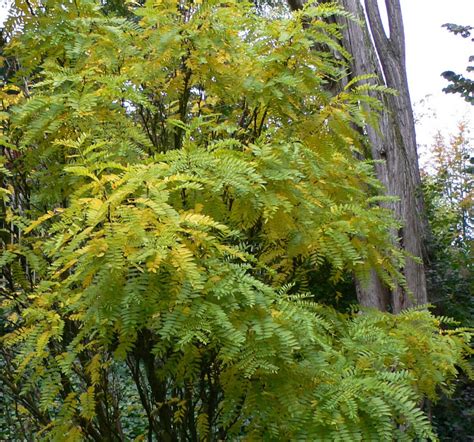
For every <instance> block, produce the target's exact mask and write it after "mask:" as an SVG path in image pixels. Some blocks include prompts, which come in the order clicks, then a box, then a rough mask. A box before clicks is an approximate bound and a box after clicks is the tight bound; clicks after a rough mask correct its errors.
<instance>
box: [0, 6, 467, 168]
mask: <svg viewBox="0 0 474 442" xmlns="http://www.w3.org/2000/svg"><path fill="white" fill-rule="evenodd" d="M7 1H8V0H7ZM379 3H380V4H381V6H382V4H383V1H382V0H379ZM4 4H5V0H0V23H2V22H3V20H4V18H5V15H6V7H5V6H2V5H4ZM401 5H402V10H403V20H404V25H405V40H406V52H407V72H408V83H409V86H410V93H411V99H412V102H413V105H414V111H415V118H416V120H417V139H418V144H419V151H420V152H421V154H422V157H423V156H425V157H426V156H427V153H428V152H429V146H430V145H431V142H432V140H433V137H434V135H435V134H436V133H437V131H438V130H439V131H441V132H442V133H443V134H444V135H445V136H446V137H448V138H449V135H450V134H453V133H455V132H456V128H457V124H458V123H459V122H460V121H461V120H464V121H466V122H467V123H468V127H469V124H470V127H471V130H472V132H474V106H472V105H469V104H468V103H466V102H465V101H464V100H463V99H462V98H460V97H459V96H457V95H452V94H450V95H447V94H444V93H443V92H442V89H443V87H445V86H447V84H448V83H447V82H446V80H444V79H443V78H442V77H441V73H442V72H444V71H454V72H456V73H462V74H466V66H467V65H468V60H469V56H470V55H474V42H471V40H470V39H464V38H462V37H461V36H455V35H453V34H451V33H450V32H448V31H447V30H446V28H442V27H441V26H442V25H443V24H444V23H456V24H459V25H471V26H474V0H450V1H449V2H446V1H445V0H401ZM472 37H474V35H473V36H472ZM471 135H472V134H471ZM473 144H474V138H473ZM422 162H423V161H422Z"/></svg>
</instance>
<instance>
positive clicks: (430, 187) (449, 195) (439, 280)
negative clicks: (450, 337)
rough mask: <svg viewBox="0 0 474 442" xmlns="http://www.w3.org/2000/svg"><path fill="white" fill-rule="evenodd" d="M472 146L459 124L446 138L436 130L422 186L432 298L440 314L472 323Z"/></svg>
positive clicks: (468, 323) (473, 306) (466, 130)
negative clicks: (429, 245)
mask: <svg viewBox="0 0 474 442" xmlns="http://www.w3.org/2000/svg"><path fill="white" fill-rule="evenodd" d="M472 161H473V156H472V147H471V146H470V140H469V134H468V128H467V127H466V124H465V123H461V124H460V125H459V128H458V134H457V135H456V136H453V137H452V138H451V140H450V142H449V143H446V141H445V140H444V138H443V137H442V136H441V135H440V134H438V135H437V136H436V138H435V143H434V145H433V147H432V161H431V163H430V165H429V169H428V170H425V171H424V174H423V185H424V195H425V200H426V205H427V212H428V217H429V221H430V227H431V232H432V235H433V244H432V255H433V256H432V265H431V270H430V272H429V275H430V283H431V290H430V291H431V293H432V302H434V303H436V304H438V305H439V308H440V309H441V311H442V312H443V314H448V315H450V316H453V317H455V318H456V319H458V320H460V321H461V322H462V323H463V324H465V325H469V326H472V325H473V323H472V318H473V314H474V305H473V294H474V291H473V290H474V280H473V278H472V275H473V273H472V258H473V257H472V250H473V249H472V244H473V225H472V219H473V216H472V215H473V196H474V193H473V192H474V187H473V185H474V181H473V170H472Z"/></svg>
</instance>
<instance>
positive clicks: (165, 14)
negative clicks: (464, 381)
mask: <svg viewBox="0 0 474 442" xmlns="http://www.w3.org/2000/svg"><path fill="white" fill-rule="evenodd" d="M16 4H17V12H18V13H17V14H16V15H15V16H14V17H13V18H12V20H11V22H10V24H9V29H10V31H9V32H10V43H9V48H8V52H7V54H6V56H7V57H10V59H11V60H15V66H16V68H15V72H14V73H12V74H9V75H10V76H9V77H8V78H6V80H7V81H8V83H7V82H5V84H4V85H3V88H2V92H1V94H2V95H1V98H2V107H3V108H2V113H1V114H0V115H1V119H2V120H1V121H2V126H1V130H2V138H1V145H2V153H3V156H2V164H1V166H2V169H1V172H2V188H1V189H2V190H1V191H2V194H1V195H2V198H3V203H2V206H1V213H0V217H1V221H2V241H3V246H4V247H3V252H2V255H1V258H0V265H1V268H2V277H3V281H4V286H3V287H2V304H1V308H2V319H1V323H0V325H1V327H2V335H3V338H2V341H1V342H2V347H1V354H2V360H1V361H2V362H1V365H0V369H1V376H2V381H3V383H4V385H6V387H7V388H6V393H5V395H4V396H2V401H3V402H4V404H5V405H11V406H12V409H11V410H9V413H8V415H7V418H6V419H7V425H6V426H5V427H4V428H2V430H1V431H3V434H2V438H6V439H14V438H15V437H18V438H19V439H22V438H24V439H28V438H29V437H31V434H35V437H36V438H38V439H39V440H43V439H44V440H70V441H74V440H97V441H102V440H144V439H146V438H148V440H153V439H155V440H165V441H166V440H178V439H179V440H188V439H189V440H198V439H199V440H201V439H206V438H207V439H208V440H224V439H229V440H234V439H239V438H244V437H245V438H246V439H261V438H268V439H284V440H286V439H289V440H290V439H296V440H298V439H312V440H322V439H325V440H326V439H328V440H350V441H354V440H374V439H378V440H386V439H391V438H395V439H397V440H413V438H415V437H417V438H419V439H430V438H431V439H434V438H435V436H434V434H433V433H432V430H431V427H430V424H429V422H428V420H427V418H426V416H425V415H424V414H423V413H422V411H421V410H420V407H419V405H420V402H421V400H422V399H423V398H424V397H430V398H435V397H436V396H437V394H438V391H439V389H440V388H444V389H449V384H450V381H451V380H453V379H454V378H455V376H456V374H457V370H458V368H457V367H459V366H465V361H464V358H465V354H466V352H468V351H469V349H468V347H467V342H468V340H469V333H468V332H467V331H466V330H463V329H459V330H449V331H448V330H444V327H443V325H442V324H443V323H449V321H448V320H446V319H442V318H436V317H434V316H432V315H431V314H430V313H429V312H427V311H423V310H419V311H416V310H413V311H408V312H404V313H403V314H401V315H399V316H392V315H390V314H385V313H379V312H366V313H365V314H363V315H361V314H359V313H357V312H354V313H351V314H342V313H338V312H336V311H334V310H333V309H331V308H330V307H326V306H323V305H322V304H316V303H314V302H312V301H311V300H310V299H308V296H307V295H303V294H297V292H302V291H303V290H304V289H305V288H308V285H309V284H310V283H311V281H312V278H311V275H309V276H308V275H307V273H308V272H309V271H308V272H306V271H300V269H313V270H317V269H318V268H319V269H329V270H328V274H327V280H329V281H333V282H334V281H338V280H340V279H341V277H342V275H343V274H345V273H347V272H353V273H354V274H356V275H358V277H359V278H362V279H363V278H364V277H366V276H367V275H368V274H369V272H370V270H371V269H375V270H376V271H377V272H378V274H379V275H380V277H381V278H382V279H383V280H384V281H386V282H387V283H388V284H395V283H400V284H403V278H402V276H401V274H400V267H401V266H402V265H403V256H401V254H400V252H399V251H398V250H397V249H396V248H394V247H393V245H392V243H391V241H390V237H389V233H388V232H389V231H390V229H393V228H394V227H396V223H395V222H394V221H393V220H392V218H391V217H390V213H389V212H388V211H387V210H385V209H383V208H381V207H380V206H379V205H377V204H376V203H377V202H378V201H379V200H380V197H379V196H378V195H377V191H378V190H379V189H380V187H379V184H378V182H377V181H376V180H375V179H374V176H373V172H372V168H373V167H372V164H370V163H367V162H363V161H358V160H356V159H355V155H356V154H357V152H358V151H360V150H361V149H363V138H362V136H361V135H360V131H359V130H358V129H357V128H358V127H362V126H363V125H364V124H365V123H366V122H373V121H374V117H373V113H368V111H367V109H368V106H369V105H371V106H372V108H376V107H377V106H378V104H377V103H376V102H375V101H374V100H373V99H371V98H370V97H369V96H368V95H367V89H368V88H370V86H367V85H363V86H358V84H357V81H352V82H350V83H349V84H348V86H347V87H346V89H345V90H344V91H342V92H341V93H340V94H339V95H337V96H331V95H330V94H329V93H328V92H327V91H325V89H324V85H325V84H327V83H328V82H330V81H334V80H337V79H339V78H341V77H342V76H343V75H344V65H343V62H341V61H338V60H335V59H334V58H333V57H331V56H330V51H329V49H330V48H333V49H336V50H338V51H339V52H340V53H344V51H343V49H342V48H340V47H339V46H338V44H337V39H338V38H339V37H340V34H339V29H338V28H337V27H335V26H334V25H332V24H329V23H327V22H325V21H323V20H322V18H324V17H328V16H331V15H333V14H344V12H343V11H341V10H340V9H339V7H338V6H336V5H333V4H322V5H309V6H307V7H306V8H305V9H304V10H303V11H302V12H301V13H298V14H295V15H294V16H293V17H288V18H280V19H273V20H267V19H264V18H262V17H261V16H258V15H257V14H255V12H254V10H253V8H252V7H251V5H249V4H246V3H244V2H238V1H226V2H221V1H209V2H205V3H201V2H197V1H195V2H176V1H174V0H162V1H158V2H157V1H147V2H144V5H143V6H138V5H133V4H132V5H131V6H130V7H129V9H128V14H127V17H116V16H114V15H113V14H111V11H110V9H107V8H105V9H104V7H103V6H104V5H102V4H101V3H100V2H96V1H93V0H77V1H75V2H74V3H69V2H57V1H52V0H45V1H43V2H41V3H40V2H34V3H31V2H28V4H25V3H23V2H21V1H18V2H17V3H16ZM32 5H33V6H32ZM105 6H107V5H105ZM303 17H304V20H303V19H302V18H303ZM308 23H311V24H312V26H309V27H308V26H307V24H308ZM315 45H316V46H317V48H318V49H317V50H310V49H311V48H314V47H315ZM324 48H326V49H324ZM5 75H6V74H5ZM331 295H333V296H334V294H328V296H331ZM465 368H466V369H467V367H465ZM18 435H20V436H18Z"/></svg>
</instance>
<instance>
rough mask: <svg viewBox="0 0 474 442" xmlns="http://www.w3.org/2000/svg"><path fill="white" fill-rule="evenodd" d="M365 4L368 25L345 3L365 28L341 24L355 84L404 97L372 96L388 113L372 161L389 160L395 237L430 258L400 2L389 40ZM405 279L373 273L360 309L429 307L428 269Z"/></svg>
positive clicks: (411, 271) (372, 137)
mask: <svg viewBox="0 0 474 442" xmlns="http://www.w3.org/2000/svg"><path fill="white" fill-rule="evenodd" d="M364 1H365V8H366V12H367V17H368V24H367V21H366V20H365V13H364V9H363V7H362V4H361V3H360V0H340V3H341V5H342V6H343V7H344V8H345V10H346V11H348V12H350V13H351V14H353V16H355V17H356V18H357V19H358V20H359V22H360V23H357V22H354V21H351V20H347V19H345V18H343V17H341V18H338V19H337V20H338V22H339V23H340V24H341V25H343V26H344V29H343V41H342V45H343V46H344V48H345V49H346V50H348V52H350V53H351V54H352V57H353V59H352V60H351V63H350V70H351V72H350V76H351V77H352V78H354V77H357V76H360V75H364V74H371V73H373V74H375V75H376V76H377V79H378V80H377V81H375V80H366V81H368V82H372V83H374V84H375V83H378V84H383V85H385V86H387V87H390V88H393V89H396V90H397V91H398V95H397V96H391V95H388V94H385V95H380V94H378V93H374V92H371V94H372V95H373V96H375V97H376V98H378V99H379V100H382V101H383V103H384V105H385V109H384V111H383V112H382V115H381V117H380V122H379V128H378V130H376V129H375V128H373V127H370V126H367V128H366V132H367V138H368V141H369V144H370V149H371V156H372V158H373V159H375V160H383V163H381V164H377V165H376V173H377V177H378V178H379V180H380V181H381V182H382V184H383V185H384V186H385V188H386V194H387V195H391V196H396V197H397V198H398V199H399V200H398V201H397V202H394V203H386V205H387V206H388V207H389V208H390V209H392V210H393V212H394V214H395V216H396V218H397V219H399V220H400V221H402V223H403V228H401V229H400V230H399V231H398V232H392V235H393V237H394V241H396V242H398V243H399V246H400V247H401V248H403V249H404V250H405V251H406V252H408V254H409V255H413V256H416V257H424V256H425V255H426V253H425V251H424V241H425V238H426V236H427V223H426V221H425V216H424V209H423V200H422V195H421V180H420V173H419V167H418V156H417V152H416V135H415V124H414V119H413V112H412V107H411V101H410V94H409V89H408V81H407V76H406V65H405V37H404V29H403V20H402V13H401V8H400V2H399V0H386V7H387V12H388V15H389V29H390V36H389V37H388V36H387V35H386V32H385V30H384V27H383V23H382V19H381V16H380V10H379V7H378V3H377V0H364ZM288 3H289V6H290V8H291V9H293V10H296V9H300V8H301V7H302V6H303V5H304V3H305V1H301V0H300V1H298V0H295V1H289V0H288ZM369 29H370V30H369ZM371 35H372V38H373V40H372V38H371ZM403 274H404V276H405V278H406V284H407V287H406V289H405V288H402V287H401V286H397V287H396V288H395V289H394V290H391V291H390V290H389V289H388V288H387V287H386V286H384V284H383V283H382V282H381V281H380V279H379V278H378V276H377V275H376V274H375V272H372V274H371V276H370V280H369V282H368V284H362V283H361V282H359V281H357V282H356V288H357V295H358V300H359V303H360V304H361V305H362V306H365V307H374V308H377V309H379V310H387V309H390V310H392V311H393V312H394V313H398V312H400V311H401V310H403V309H405V308H408V307H412V306H415V305H422V304H426V303H427V292H426V279H425V270H424V266H423V264H422V263H419V262H417V261H416V260H414V259H412V258H407V261H406V263H405V267H404V269H403Z"/></svg>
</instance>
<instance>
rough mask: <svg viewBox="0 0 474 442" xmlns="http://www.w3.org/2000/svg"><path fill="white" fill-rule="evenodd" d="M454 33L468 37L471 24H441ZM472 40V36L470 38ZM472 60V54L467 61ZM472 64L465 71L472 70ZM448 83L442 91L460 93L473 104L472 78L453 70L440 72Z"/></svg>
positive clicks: (473, 84)
mask: <svg viewBox="0 0 474 442" xmlns="http://www.w3.org/2000/svg"><path fill="white" fill-rule="evenodd" d="M443 26H444V27H446V28H447V29H448V31H449V32H452V33H453V34H455V35H458V34H459V35H461V37H463V38H469V37H470V36H471V31H472V30H473V29H474V28H473V27H472V26H461V25H456V24H453V23H446V24H444V25H443ZM471 40H472V41H474V38H472V39H471ZM473 61H474V55H471V56H470V57H469V62H470V63H472V62H473ZM473 70H474V66H468V67H467V72H472V71H473ZM441 75H442V76H443V77H444V78H445V79H446V80H448V81H449V82H450V84H449V85H448V86H447V87H445V88H444V89H443V92H446V93H448V94H460V95H461V97H463V98H464V100H466V101H467V102H468V103H471V104H474V80H471V79H470V78H468V77H465V76H464V75H462V74H456V73H454V72H453V71H445V72H443V73H442V74H441Z"/></svg>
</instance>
